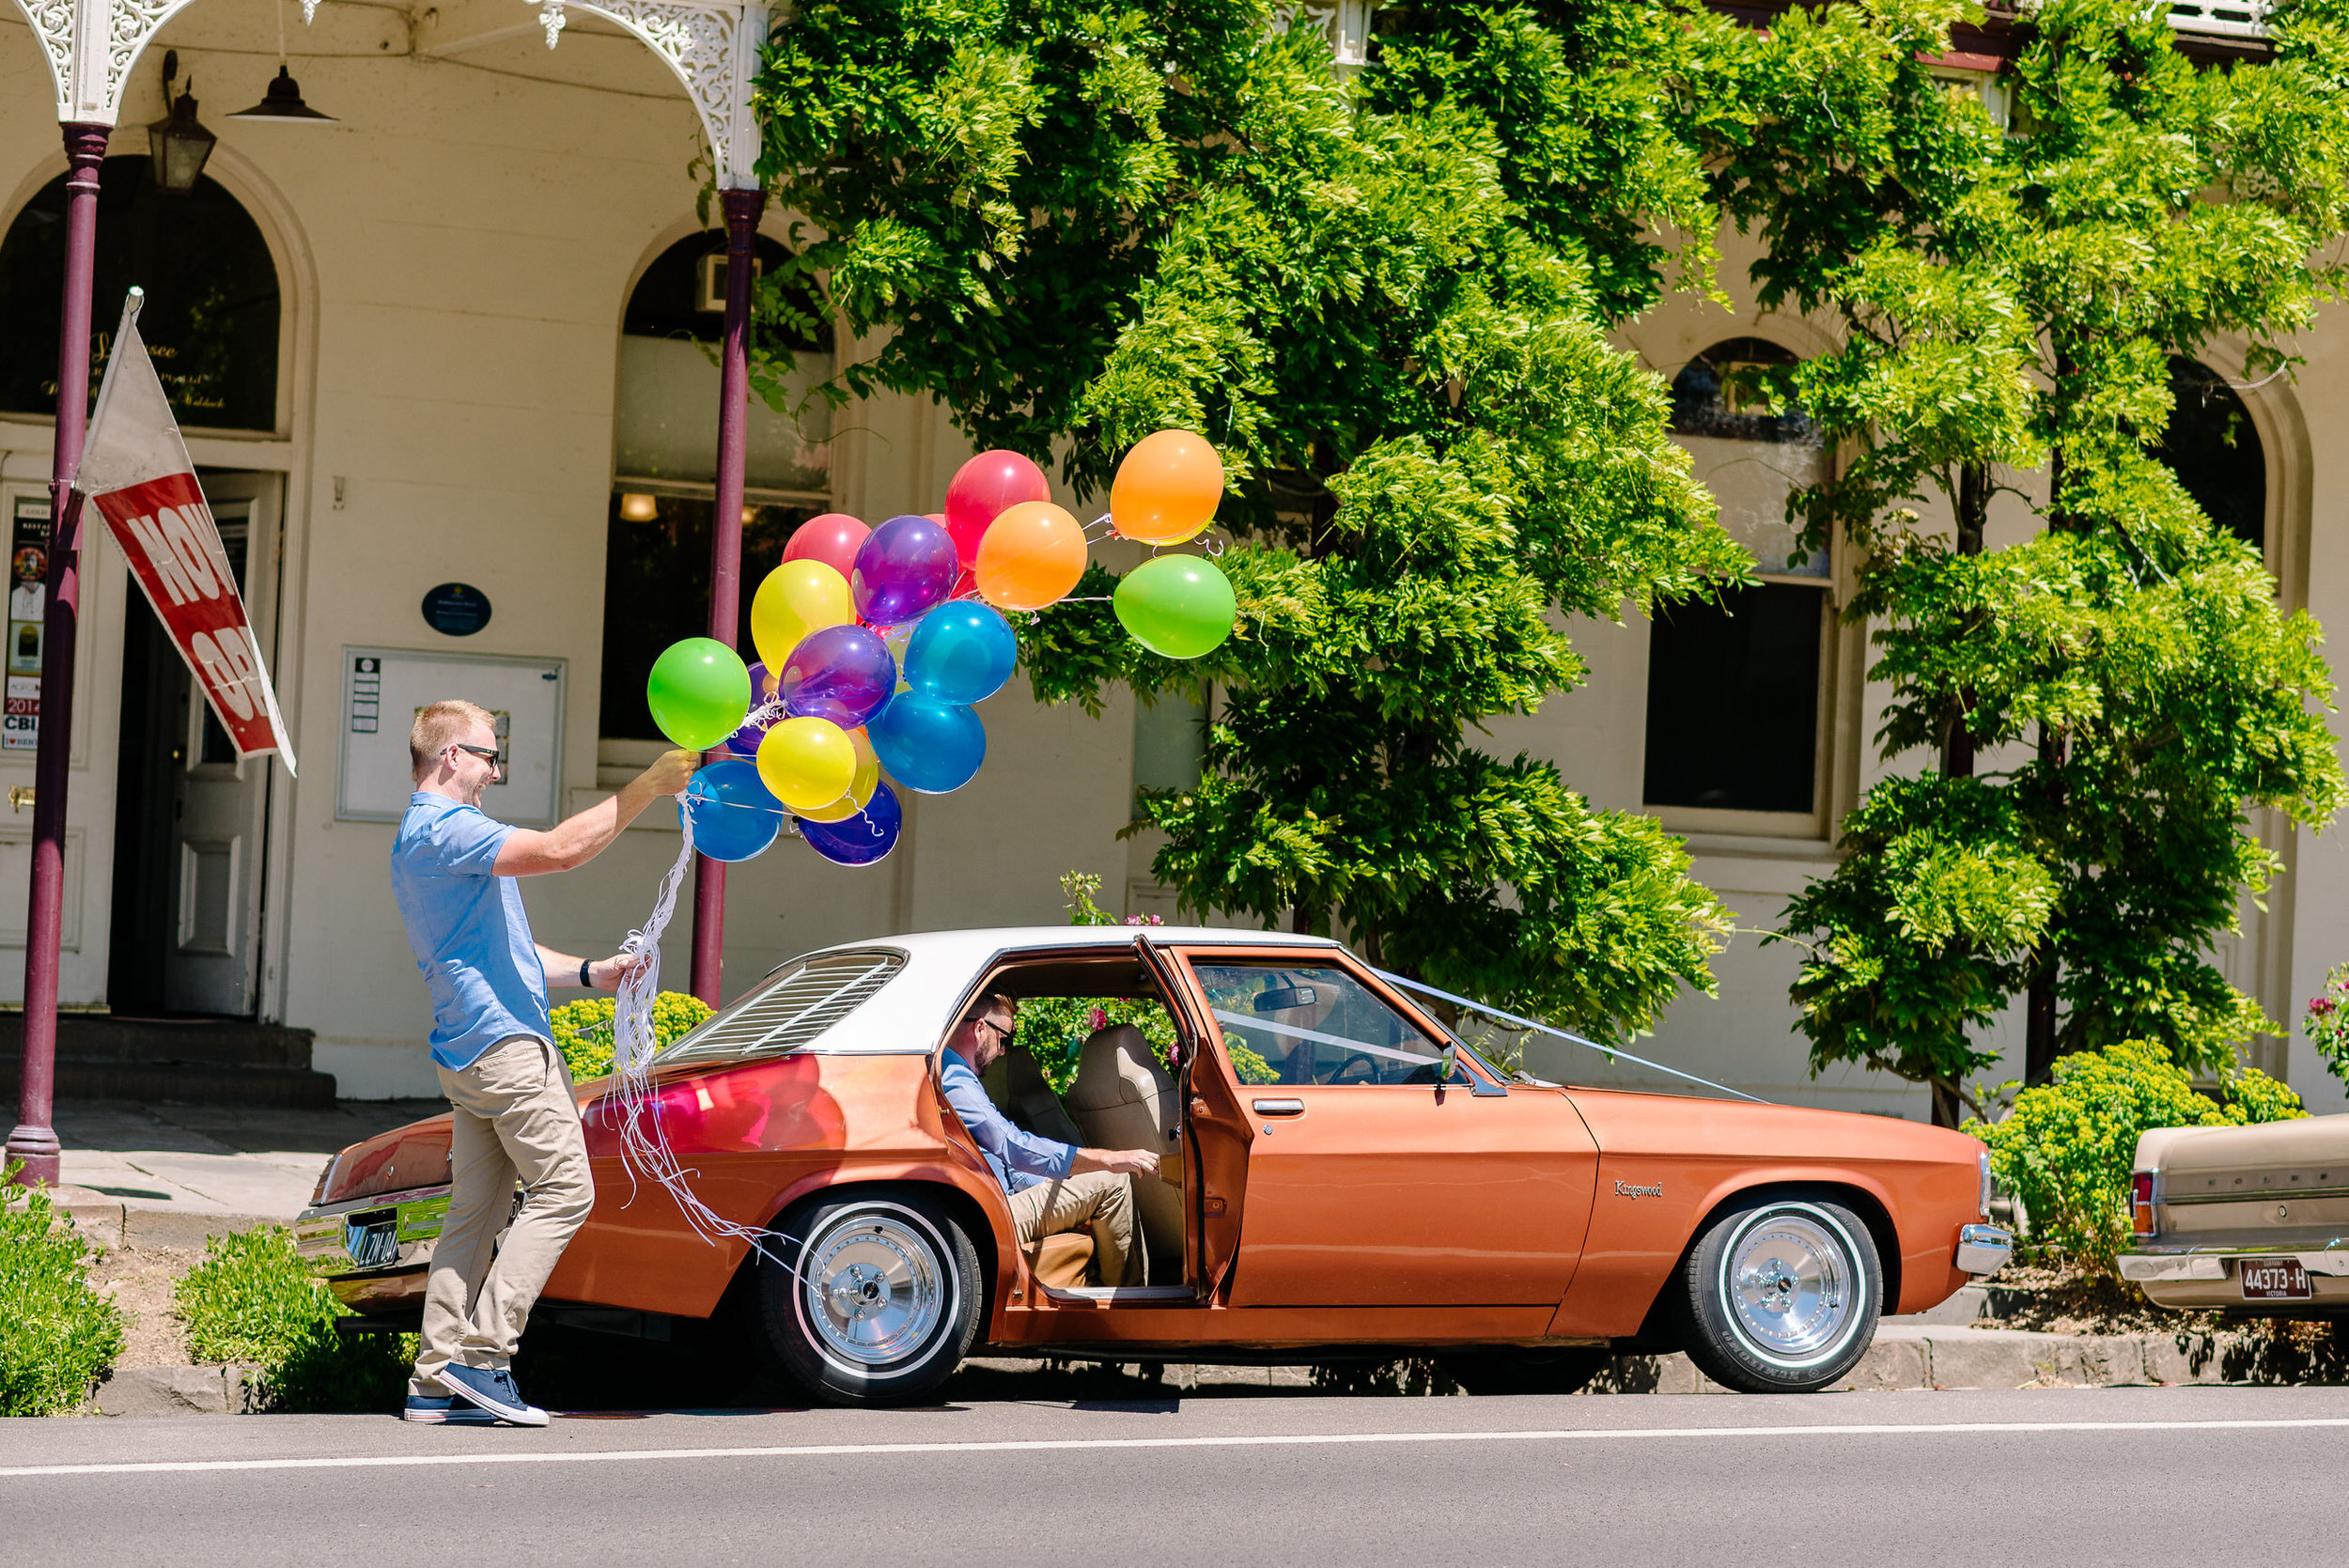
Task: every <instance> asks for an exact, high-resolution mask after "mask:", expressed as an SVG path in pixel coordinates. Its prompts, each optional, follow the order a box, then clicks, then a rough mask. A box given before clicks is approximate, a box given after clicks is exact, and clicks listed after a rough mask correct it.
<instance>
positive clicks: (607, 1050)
mask: <svg viewBox="0 0 2349 1568" xmlns="http://www.w3.org/2000/svg"><path fill="white" fill-rule="evenodd" d="M617 1007H618V1002H617V999H615V998H613V997H608V996H593V997H582V998H580V999H579V1000H578V1001H567V1002H565V1003H564V1004H563V1005H562V1006H560V1007H557V1008H555V1009H554V1010H553V1011H552V1012H551V1013H549V1014H548V1015H547V1021H548V1022H549V1023H550V1024H551V1025H552V1026H553V1029H554V1046H555V1048H556V1049H557V1050H559V1051H561V1052H562V1053H563V1060H564V1061H565V1062H567V1063H569V1064H570V1069H571V1080H572V1081H573V1082H575V1083H584V1082H585V1081H586V1080H587V1079H591V1078H602V1077H603V1076H604V1075H605V1074H607V1073H609V1072H611V1071H612V1052H613V1048H614V1046H613V1039H612V1019H613V1015H614V1012H615V1011H616V1010H617ZM709 1012H710V1008H709V1003H708V1002H706V1001H702V999H701V998H699V997H697V996H692V995H689V994H688V993H686V992H684V991H662V992H661V993H660V994H659V995H658V996H656V997H654V998H653V999H652V1037H653V1040H654V1043H655V1044H656V1045H659V1046H666V1045H668V1044H670V1043H671V1042H672V1041H675V1040H680V1039H683V1038H684V1037H685V1035H686V1034H687V1033H688V1032H691V1031H692V1030H694V1029H697V1028H699V1027H700V1026H701V1022H702V1020H703V1019H705V1018H707V1017H709Z"/></svg>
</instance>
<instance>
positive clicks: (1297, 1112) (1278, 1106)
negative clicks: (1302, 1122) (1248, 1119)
mask: <svg viewBox="0 0 2349 1568" xmlns="http://www.w3.org/2000/svg"><path fill="white" fill-rule="evenodd" d="M1256 1114H1257V1115H1259V1116H1302V1115H1304V1114H1305V1102H1304V1101H1303V1100H1258V1101H1257V1102H1256Z"/></svg>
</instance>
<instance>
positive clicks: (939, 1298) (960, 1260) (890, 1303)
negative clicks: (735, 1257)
mask: <svg viewBox="0 0 2349 1568" xmlns="http://www.w3.org/2000/svg"><path fill="white" fill-rule="evenodd" d="M776 1232H777V1233H778V1234H777V1235H776V1241H775V1242H772V1243H770V1244H769V1249H770V1251H771V1252H772V1253H773V1254H774V1255H773V1257H761V1258H760V1259H759V1260H758V1262H757V1265H756V1270H755V1275H754V1280H755V1288H754V1290H753V1292H752V1303H751V1314H750V1316H751V1325H752V1333H753V1337H754V1341H755V1342H756V1344H757V1346H758V1350H759V1352H760V1356H761V1358H762V1359H763V1360H765V1361H766V1362H767V1363H768V1364H769V1365H770V1367H772V1368H773V1369H774V1370H775V1371H777V1372H780V1373H782V1374H785V1375H786V1377H788V1378H789V1379H790V1380H791V1381H792V1382H793V1383H796V1384H798V1385H799V1386H800V1387H801V1389H805V1390H806V1391H807V1392H808V1393H809V1394H811V1395H812V1396H814V1397H815V1398H816V1399H817V1400H818V1401H820V1402H822V1403H824V1404H827V1405H902V1404H906V1403H908V1402H910V1401H912V1400H917V1399H919V1398H921V1397H922V1396H923V1395H925V1394H926V1393H928V1392H929V1391H930V1390H932V1389H935V1388H937V1387H938V1386H939V1385H940V1384H941V1383H942V1382H944V1381H945V1380H946V1378H947V1377H948V1376H949V1375H950V1374H952V1373H953V1372H954V1370H955V1368H956V1366H957V1365H958V1364H959V1363H960V1362H961V1360H962V1358H963V1356H964V1354H965V1353H966V1352H968V1351H969V1350H970V1348H971V1341H972V1337H973V1336H974V1335H975V1334H976V1333H977V1332H978V1324H979V1305H980V1303H979V1293H980V1278H981V1276H980V1273H979V1257H978V1252H977V1251H976V1250H975V1249H973V1248H972V1245H971V1238H970V1237H969V1236H968V1235H966V1234H963V1230H962V1227H961V1226H959V1225H957V1224H956V1223H955V1221H954V1219H952V1218H951V1217H950V1216H948V1215H947V1213H946V1212H945V1209H944V1207H943V1206H942V1205H941V1204H940V1203H937V1202H936V1201H935V1200H933V1199H932V1198H930V1197H929V1196H928V1195H926V1194H925V1193H920V1192H910V1191H896V1192H888V1193H871V1194H863V1195H859V1196H855V1197H850V1198H845V1199H817V1200H813V1201H811V1202H809V1203H804V1204H801V1206H799V1207H797V1208H795V1209H793V1210H792V1211H791V1212H790V1213H789V1214H787V1215H786V1216H785V1217H784V1219H783V1221H782V1222H781V1223H780V1224H779V1225H778V1226H777V1227H776ZM777 1243H779V1244H780V1245H777Z"/></svg>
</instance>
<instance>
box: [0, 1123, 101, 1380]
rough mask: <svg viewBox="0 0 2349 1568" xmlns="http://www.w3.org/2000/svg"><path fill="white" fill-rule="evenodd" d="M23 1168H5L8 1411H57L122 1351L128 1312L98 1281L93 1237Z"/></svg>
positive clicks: (2, 1322) (0, 1214)
mask: <svg viewBox="0 0 2349 1568" xmlns="http://www.w3.org/2000/svg"><path fill="white" fill-rule="evenodd" d="M18 1169H19V1167H17V1166H13V1165H11V1166H8V1167H7V1168H6V1169H5V1170H0V1416H52V1415H57V1414H59V1413H61V1412H63V1411H67V1410H70V1409H72V1408H74V1407H75V1406H76V1405H80V1404H81V1403H82V1402H83V1401H84V1400H86V1399H87V1398H88V1397H89V1393H90V1389H92V1388H93V1387H94V1386H95V1385H96V1384H97V1382H98V1379H99V1378H100V1377H101V1376H103V1375H104V1374H105V1372H106V1369H107V1368H108V1367H110V1366H112V1365H113V1364H114V1358H116V1357H117V1356H118V1355H120V1354H121V1353H122V1312H121V1309H119V1308H117V1306H116V1305H115V1304H114V1303H113V1302H112V1301H111V1300H109V1299H107V1298H106V1297H105V1296H101V1295H99V1294H98V1292H97V1291H96V1290H94V1289H92V1288H91V1286H90V1282H89V1266H90V1262H91V1258H92V1254H91V1250H90V1245H89V1243H88V1242H87V1241H86V1240H84V1239H83V1238H82V1236H81V1235H80V1234H78V1233H77V1232H75V1231H74V1229H73V1227H72V1226H71V1225H70V1223H68V1222H67V1220H66V1218H65V1216H63V1215H61V1214H59V1213H58V1212H57V1210H56V1207H55V1205H54V1204H53V1203H51V1202H50V1201H49V1194H48V1192H47V1190H46V1189H44V1188H24V1187H19V1186H17V1185H16V1184H15V1180H14V1178H15V1174H16V1172H17V1170H18Z"/></svg>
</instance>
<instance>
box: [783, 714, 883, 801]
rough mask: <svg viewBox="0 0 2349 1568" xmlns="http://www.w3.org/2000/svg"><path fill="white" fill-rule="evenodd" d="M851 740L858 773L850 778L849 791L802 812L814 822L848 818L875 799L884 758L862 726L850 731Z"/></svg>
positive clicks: (849, 738)
mask: <svg viewBox="0 0 2349 1568" xmlns="http://www.w3.org/2000/svg"><path fill="white" fill-rule="evenodd" d="M848 743H849V744H850V745H852V746H854V747H855V748H856V777H854V778H853V779H850V780H849V781H848V794H846V795H843V796H842V797H841V798H840V799H839V800H834V801H833V802H832V804H831V805H829V806H819V807H817V809H816V810H814V811H803V812H801V813H800V815H801V816H804V817H806V818H807V819H808V820H809V821H810V822H846V821H847V820H848V818H850V817H851V816H854V815H856V814H857V813H859V812H861V811H863V809H864V808H865V807H866V806H869V805H871V804H872V803H873V791H874V790H875V789H876V788H877V787H879V784H880V758H879V756H878V755H877V754H875V753H874V751H873V743H872V742H871V741H870V740H867V739H865V738H864V732H863V730H861V729H855V730H850V731H849V732H848Z"/></svg>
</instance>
